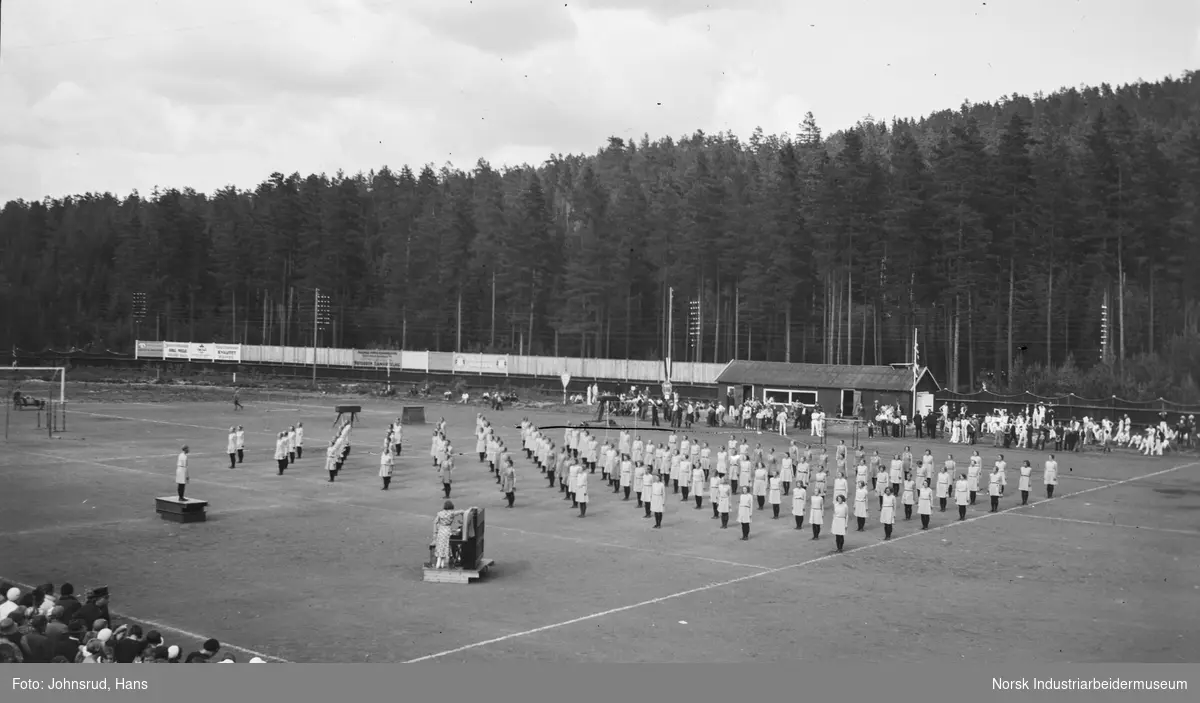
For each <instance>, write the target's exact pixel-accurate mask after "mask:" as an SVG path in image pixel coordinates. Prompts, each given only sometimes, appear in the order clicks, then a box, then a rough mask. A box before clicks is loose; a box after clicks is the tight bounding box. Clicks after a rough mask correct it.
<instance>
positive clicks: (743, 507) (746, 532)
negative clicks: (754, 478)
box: [738, 486, 754, 540]
mask: <svg viewBox="0 0 1200 703" xmlns="http://www.w3.org/2000/svg"><path fill="white" fill-rule="evenodd" d="M753 516H754V496H752V495H750V487H749V486H742V494H741V495H740V496H738V522H739V523H741V525H742V539H743V540H748V539H750V519H751V518H752V517H753Z"/></svg>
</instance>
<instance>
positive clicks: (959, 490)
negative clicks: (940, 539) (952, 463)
mask: <svg viewBox="0 0 1200 703" xmlns="http://www.w3.org/2000/svg"><path fill="white" fill-rule="evenodd" d="M969 494H970V491H969V490H967V475H966V474H959V475H958V481H957V482H955V484H954V504H955V505H957V506H958V519H959V520H966V519H967V503H968V501H970V500H971V497H970V495H969Z"/></svg>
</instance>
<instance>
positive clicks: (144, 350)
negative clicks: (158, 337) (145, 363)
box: [133, 342, 163, 359]
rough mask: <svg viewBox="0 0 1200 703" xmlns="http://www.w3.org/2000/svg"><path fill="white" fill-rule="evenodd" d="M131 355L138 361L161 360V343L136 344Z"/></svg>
mask: <svg viewBox="0 0 1200 703" xmlns="http://www.w3.org/2000/svg"><path fill="white" fill-rule="evenodd" d="M133 355H134V357H135V358H138V359H161V358H163V343H162V342H138V343H137V347H136V348H135V350H134V352H133Z"/></svg>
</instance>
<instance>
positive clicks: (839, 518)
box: [830, 496, 849, 552]
mask: <svg viewBox="0 0 1200 703" xmlns="http://www.w3.org/2000/svg"><path fill="white" fill-rule="evenodd" d="M848 514H849V510H847V508H846V497H845V496H836V497H835V498H834V499H833V525H831V526H830V531H831V532H833V539H834V541H835V542H836V543H837V550H838V551H839V552H840V551H842V547H844V546H845V545H846V516H847V515H848Z"/></svg>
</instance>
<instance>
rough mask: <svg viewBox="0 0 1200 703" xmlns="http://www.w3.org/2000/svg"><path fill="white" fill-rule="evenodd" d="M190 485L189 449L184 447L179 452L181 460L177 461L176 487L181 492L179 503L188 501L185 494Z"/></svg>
mask: <svg viewBox="0 0 1200 703" xmlns="http://www.w3.org/2000/svg"><path fill="white" fill-rule="evenodd" d="M187 483H188V448H187V445H186V444H185V445H183V449H180V450H179V458H178V459H176V460H175V487H176V488H177V489H178V490H179V501H180V502H183V501H184V500H186V499H185V498H184V497H183V492H184V491H185V490H187Z"/></svg>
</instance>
